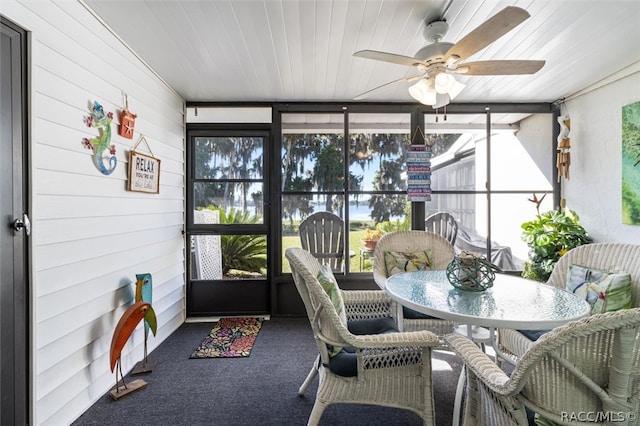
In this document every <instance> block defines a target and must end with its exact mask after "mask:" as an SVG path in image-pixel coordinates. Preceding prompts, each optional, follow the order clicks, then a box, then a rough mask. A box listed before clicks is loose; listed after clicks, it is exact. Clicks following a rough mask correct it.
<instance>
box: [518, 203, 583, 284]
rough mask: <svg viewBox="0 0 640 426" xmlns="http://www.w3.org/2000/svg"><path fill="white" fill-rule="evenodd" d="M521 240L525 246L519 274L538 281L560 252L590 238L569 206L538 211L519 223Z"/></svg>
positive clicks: (542, 277)
mask: <svg viewBox="0 0 640 426" xmlns="http://www.w3.org/2000/svg"><path fill="white" fill-rule="evenodd" d="M522 240H523V241H524V242H525V243H527V246H528V247H529V260H528V261H526V262H525V264H524V270H523V271H522V276H523V277H525V278H530V279H534V280H537V281H542V282H545V281H547V279H549V275H551V271H552V270H553V267H554V266H555V264H556V262H557V261H558V259H560V257H561V256H562V255H564V254H565V253H566V252H568V251H569V250H571V249H572V248H574V247H578V246H581V245H583V244H588V243H590V242H591V241H592V240H591V238H590V237H589V236H588V235H587V231H586V230H585V229H584V228H583V227H582V225H580V218H579V217H578V215H577V214H576V213H575V212H574V211H573V210H570V209H563V210H551V211H548V212H545V213H542V214H540V213H538V214H537V215H536V218H535V219H534V220H531V221H529V222H525V223H523V224H522Z"/></svg>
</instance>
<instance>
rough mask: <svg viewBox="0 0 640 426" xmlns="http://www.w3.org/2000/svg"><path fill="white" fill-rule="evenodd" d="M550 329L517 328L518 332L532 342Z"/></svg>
mask: <svg viewBox="0 0 640 426" xmlns="http://www.w3.org/2000/svg"><path fill="white" fill-rule="evenodd" d="M550 331H551V330H518V332H519V333H520V334H523V335H524V336H525V337H526V338H527V339H529V340H531V341H532V342H535V341H536V340H538V339H539V338H540V337H542V335H543V334H545V333H548V332H550Z"/></svg>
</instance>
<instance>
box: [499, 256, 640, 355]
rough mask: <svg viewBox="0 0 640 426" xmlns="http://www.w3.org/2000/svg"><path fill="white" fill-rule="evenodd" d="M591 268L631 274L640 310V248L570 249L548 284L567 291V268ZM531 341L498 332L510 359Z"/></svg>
mask: <svg viewBox="0 0 640 426" xmlns="http://www.w3.org/2000/svg"><path fill="white" fill-rule="evenodd" d="M570 264H573V265H580V266H585V267H589V268H593V269H601V270H611V271H624V272H628V273H629V274H630V275H631V285H632V290H631V293H632V297H633V307H635V308H640V245H637V244H623V243H593V244H585V245H582V246H578V247H576V248H574V249H572V250H569V251H568V252H567V253H566V254H565V255H564V256H562V257H561V258H560V260H558V262H557V263H556V264H555V266H554V268H553V271H552V272H551V276H550V277H549V279H548V280H547V284H549V285H552V286H555V287H559V288H566V286H567V271H568V269H569V265H570ZM532 343H533V342H532V341H531V340H529V339H528V338H527V337H525V336H524V335H523V334H522V333H520V332H518V331H516V330H508V329H506V330H499V332H498V344H499V346H500V349H501V350H502V352H503V353H504V354H505V355H508V356H509V357H510V358H512V359H513V360H516V359H517V358H518V356H520V355H522V354H523V353H525V352H526V351H527V349H528V348H529V346H531V344H532Z"/></svg>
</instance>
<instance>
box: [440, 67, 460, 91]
mask: <svg viewBox="0 0 640 426" xmlns="http://www.w3.org/2000/svg"><path fill="white" fill-rule="evenodd" d="M455 83H456V79H455V78H454V77H453V76H452V75H449V74H447V73H444V72H441V73H440V74H438V75H436V92H438V93H449V90H450V89H451V87H452V86H453V85H454V84H455Z"/></svg>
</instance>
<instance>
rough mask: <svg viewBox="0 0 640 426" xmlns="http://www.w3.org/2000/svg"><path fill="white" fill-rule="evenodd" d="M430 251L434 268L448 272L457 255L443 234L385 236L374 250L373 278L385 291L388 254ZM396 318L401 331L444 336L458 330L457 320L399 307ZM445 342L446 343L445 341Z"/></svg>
mask: <svg viewBox="0 0 640 426" xmlns="http://www.w3.org/2000/svg"><path fill="white" fill-rule="evenodd" d="M425 250H426V251H428V252H429V254H430V261H431V264H430V269H447V265H449V263H451V261H452V260H453V257H454V255H455V252H454V250H453V246H452V245H451V244H450V243H449V242H448V241H447V240H446V239H444V238H443V237H441V236H440V235H437V234H434V233H433V232H429V231H415V230H414V231H398V232H390V233H387V234H384V235H383V236H382V238H380V240H378V243H377V244H376V248H375V249H374V251H373V279H374V281H375V282H376V284H378V286H379V287H380V288H381V289H384V288H385V286H386V282H387V278H388V277H389V272H388V271H387V265H386V262H385V252H404V253H414V252H419V251H425ZM396 309H397V313H396V317H397V318H398V326H399V327H400V330H406V331H415V330H429V331H431V332H433V333H435V334H436V335H438V336H440V337H443V336H444V335H446V334H448V333H451V332H452V331H453V329H454V323H453V321H448V320H443V319H439V318H430V317H426V316H424V315H419V314H417V313H415V312H412V311H410V310H407V309H406V308H405V309H403V307H402V305H400V304H396ZM442 343H444V342H442Z"/></svg>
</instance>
